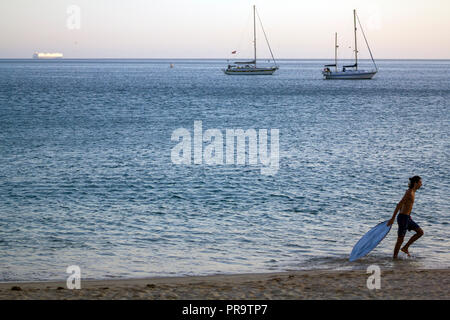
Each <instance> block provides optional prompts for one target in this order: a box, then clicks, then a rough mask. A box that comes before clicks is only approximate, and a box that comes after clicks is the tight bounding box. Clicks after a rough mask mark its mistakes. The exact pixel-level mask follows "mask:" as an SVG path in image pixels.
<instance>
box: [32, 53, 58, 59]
mask: <svg viewBox="0 0 450 320" xmlns="http://www.w3.org/2000/svg"><path fill="white" fill-rule="evenodd" d="M62 57H63V54H62V53H58V52H54V53H44V52H35V53H33V59H61V58H62Z"/></svg>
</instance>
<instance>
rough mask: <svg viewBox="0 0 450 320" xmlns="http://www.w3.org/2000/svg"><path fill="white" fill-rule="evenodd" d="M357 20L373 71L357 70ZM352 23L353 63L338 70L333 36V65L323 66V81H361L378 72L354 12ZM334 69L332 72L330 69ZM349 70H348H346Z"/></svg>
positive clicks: (370, 77)
mask: <svg viewBox="0 0 450 320" xmlns="http://www.w3.org/2000/svg"><path fill="white" fill-rule="evenodd" d="M357 19H358V23H359V26H360V27H361V31H362V34H363V36H364V40H365V41H366V45H367V48H368V49H369V53H370V57H371V58H372V62H373V64H374V66H375V69H373V70H360V69H359V68H358V41H357V37H356V31H357V27H356V20H357ZM353 21H354V26H355V63H354V64H352V65H348V66H343V67H342V70H341V71H339V70H338V65H337V51H338V48H339V46H338V44H337V33H336V34H335V46H334V64H327V65H325V66H324V69H323V71H322V74H323V78H324V79H325V80H338V79H342V80H361V79H372V78H373V76H374V75H375V74H376V73H377V72H378V67H377V64H376V63H375V60H374V59H373V55H372V51H371V50H370V47H369V43H368V42H367V38H366V35H365V34H364V30H363V28H362V25H361V22H360V21H359V17H358V16H357V14H356V10H353ZM332 67H334V71H332V70H331V69H330V68H332ZM348 68H350V69H348Z"/></svg>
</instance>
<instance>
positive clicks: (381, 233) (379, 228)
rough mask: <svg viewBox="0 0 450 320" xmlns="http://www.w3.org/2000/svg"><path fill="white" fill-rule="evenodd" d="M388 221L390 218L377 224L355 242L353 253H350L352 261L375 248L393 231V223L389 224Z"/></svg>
mask: <svg viewBox="0 0 450 320" xmlns="http://www.w3.org/2000/svg"><path fill="white" fill-rule="evenodd" d="M388 221H389V220H387V221H384V222H381V223H379V224H377V225H376V226H375V227H373V228H372V229H370V231H369V232H367V233H366V234H365V235H364V236H363V237H362V238H361V239H360V240H359V241H358V242H357V243H356V244H355V246H354V247H353V250H352V253H351V254H350V259H349V260H350V261H355V260H357V259H359V258H362V257H364V256H365V255H366V254H368V253H369V252H370V251H372V250H373V249H375V247H376V246H377V245H378V244H379V243H380V242H381V241H382V240H383V239H384V238H385V237H386V235H387V234H388V233H389V231H391V228H392V225H390V226H388V225H387V223H388Z"/></svg>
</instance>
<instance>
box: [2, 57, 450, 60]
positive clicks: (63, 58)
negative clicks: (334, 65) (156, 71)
mask: <svg viewBox="0 0 450 320" xmlns="http://www.w3.org/2000/svg"><path fill="white" fill-rule="evenodd" d="M245 59H246V58H242V59H230V58H198V57H197V58H189V57H186V58H123V57H117V58H111V57H102V58H98V57H97V58H94V57H90V58H74V57H62V58H53V59H52V58H47V59H45V58H44V59H36V58H32V57H31V58H12V57H9V58H0V60H33V61H61V60H226V61H230V60H245ZM257 60H259V61H264V60H270V61H272V59H270V58H261V59H257ZM282 60H334V57H333V58H279V59H276V61H282ZM345 60H349V61H352V60H354V59H352V58H349V59H339V61H345ZM358 60H369V61H370V60H371V59H370V58H364V59H358ZM375 60H376V61H386V60H406V61H408V60H443V61H446V60H450V58H379V59H375Z"/></svg>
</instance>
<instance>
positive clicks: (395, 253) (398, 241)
mask: <svg viewBox="0 0 450 320" xmlns="http://www.w3.org/2000/svg"><path fill="white" fill-rule="evenodd" d="M404 239H405V237H404V236H398V238H397V243H396V244H395V248H394V259H397V256H398V251H399V250H400V247H401V245H402V243H403V240H404Z"/></svg>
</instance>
